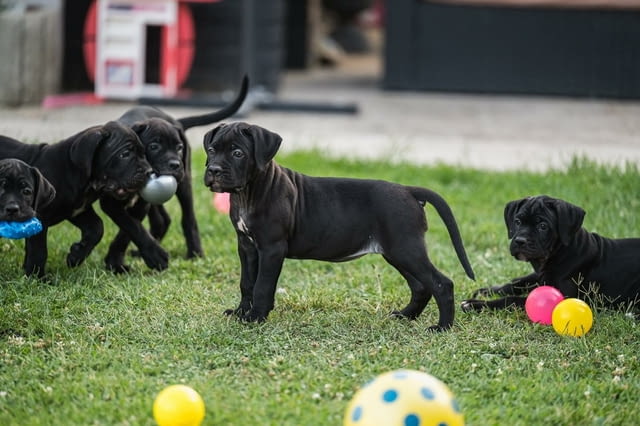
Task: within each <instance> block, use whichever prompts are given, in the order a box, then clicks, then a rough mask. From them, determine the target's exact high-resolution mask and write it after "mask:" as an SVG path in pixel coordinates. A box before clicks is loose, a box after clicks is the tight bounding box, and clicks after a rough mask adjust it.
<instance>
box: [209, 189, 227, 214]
mask: <svg viewBox="0 0 640 426" xmlns="http://www.w3.org/2000/svg"><path fill="white" fill-rule="evenodd" d="M212 204H213V207H215V209H216V210H218V211H219V212H220V213H222V214H229V211H230V210H231V202H230V196H229V193H227V192H216V193H215V194H213V200H212Z"/></svg>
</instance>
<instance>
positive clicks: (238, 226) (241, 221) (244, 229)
mask: <svg viewBox="0 0 640 426" xmlns="http://www.w3.org/2000/svg"><path fill="white" fill-rule="evenodd" d="M236 229H237V230H238V231H240V232H242V233H243V234H244V235H246V236H247V237H248V238H249V240H250V241H251V242H253V237H251V234H250V233H249V227H248V226H247V224H246V223H245V221H244V219H243V218H242V217H240V219H238V222H236Z"/></svg>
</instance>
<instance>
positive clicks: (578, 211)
mask: <svg viewBox="0 0 640 426" xmlns="http://www.w3.org/2000/svg"><path fill="white" fill-rule="evenodd" d="M549 206H550V207H551V208H553V209H554V210H555V211H556V215H557V217H558V229H557V232H558V237H559V238H560V242H561V243H562V244H564V245H565V246H566V245H568V244H569V243H570V242H571V239H572V238H573V236H574V235H576V233H577V232H578V231H579V230H580V228H581V227H582V223H583V221H584V215H585V214H586V213H585V211H584V210H583V209H582V208H581V207H578V206H576V205H573V204H571V203H568V202H566V201H563V200H558V199H552V200H551V201H550V202H549Z"/></svg>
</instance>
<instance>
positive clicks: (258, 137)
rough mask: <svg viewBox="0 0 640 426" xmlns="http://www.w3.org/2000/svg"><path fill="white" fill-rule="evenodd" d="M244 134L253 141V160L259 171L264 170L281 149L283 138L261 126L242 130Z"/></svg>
mask: <svg viewBox="0 0 640 426" xmlns="http://www.w3.org/2000/svg"><path fill="white" fill-rule="evenodd" d="M242 133H243V134H244V135H245V136H247V137H249V138H250V139H252V140H253V159H254V160H255V162H256V166H257V167H258V170H264V168H265V167H266V165H267V164H268V163H269V161H271V160H272V159H273V157H275V156H276V153H277V152H278V149H280V144H281V143H282V137H280V135H279V134H277V133H274V132H272V131H270V130H267V129H264V128H262V127H259V126H249V127H247V128H245V129H242Z"/></svg>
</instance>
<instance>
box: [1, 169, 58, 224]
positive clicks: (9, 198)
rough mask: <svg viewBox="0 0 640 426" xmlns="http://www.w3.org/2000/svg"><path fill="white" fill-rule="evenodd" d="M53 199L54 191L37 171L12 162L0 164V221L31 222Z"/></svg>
mask: <svg viewBox="0 0 640 426" xmlns="http://www.w3.org/2000/svg"><path fill="white" fill-rule="evenodd" d="M55 196H56V190H55V188H54V187H53V186H52V185H51V184H50V183H49V181H48V180H47V179H45V177H44V176H42V173H40V170H38V169H37V168H35V167H32V166H30V165H28V164H27V163H25V162H24V161H21V160H17V159H15V158H7V159H4V160H0V221H2V222H24V221H27V220H29V219H32V218H34V217H36V215H37V212H38V210H39V209H40V208H44V207H46V206H47V204H49V203H51V201H53V199H54V197H55Z"/></svg>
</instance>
